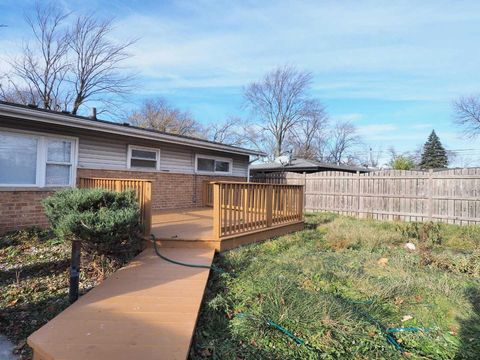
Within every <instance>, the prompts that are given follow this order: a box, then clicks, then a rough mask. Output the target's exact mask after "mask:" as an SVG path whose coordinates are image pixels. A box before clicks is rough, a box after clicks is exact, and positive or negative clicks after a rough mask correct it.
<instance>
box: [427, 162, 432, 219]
mask: <svg viewBox="0 0 480 360" xmlns="http://www.w3.org/2000/svg"><path fill="white" fill-rule="evenodd" d="M432 191H433V169H430V170H428V205H427V206H428V221H432V215H433V199H432Z"/></svg>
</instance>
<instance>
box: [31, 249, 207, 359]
mask: <svg viewBox="0 0 480 360" xmlns="http://www.w3.org/2000/svg"><path fill="white" fill-rule="evenodd" d="M162 252H163V253H164V254H165V255H167V256H169V257H172V258H174V259H178V260H183V261H187V262H192V263H197V264H205V265H210V264H211V263H212V260H213V255H214V251H213V250H209V249H178V248H176V249H172V248H171V249H162ZM208 274H209V270H208V269H199V268H189V267H184V266H179V265H175V264H171V263H169V262H166V261H164V260H162V259H160V258H159V257H157V256H156V255H155V254H154V252H153V250H152V249H147V250H145V251H144V252H143V253H141V254H140V255H139V256H138V257H137V258H135V259H134V260H133V261H132V262H131V263H130V264H129V265H128V266H126V267H125V268H123V269H120V270H119V271H117V272H116V273H115V274H113V275H112V276H111V277H109V278H108V279H106V280H105V281H104V282H103V283H102V284H100V285H99V286H97V287H95V288H94V289H92V290H91V291H90V292H88V293H87V294H86V295H84V296H82V297H80V299H79V300H78V301H77V302H75V303H74V304H73V305H72V306H70V307H69V308H67V309H66V310H65V311H63V312H62V313H61V314H59V315H58V316H57V317H55V318H54V319H53V320H51V321H50V322H48V323H47V324H46V325H45V326H43V327H42V328H40V329H39V330H37V331H36V332H34V333H33V334H32V335H30V337H29V338H28V344H29V345H30V346H31V347H32V348H33V349H34V352H35V359H36V360H53V359H55V360H60V359H62V360H67V359H68V360H77V359H78V360H113V359H115V360H123V359H125V360H127V359H128V360H132V359H142V360H149V359H152V360H153V359H155V360H159V359H186V358H187V355H188V351H189V348H190V342H191V339H192V335H193V331H194V328H195V324H196V321H197V316H198V312H199V309H200V305H201V301H202V297H203V292H204V290H205V286H206V283H207V279H208Z"/></svg>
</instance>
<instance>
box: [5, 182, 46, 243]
mask: <svg viewBox="0 0 480 360" xmlns="http://www.w3.org/2000/svg"><path fill="white" fill-rule="evenodd" d="M51 194H53V191H44V190H22V189H21V190H18V191H17V190H15V191H3V190H2V191H0V234H3V233H5V232H7V231H10V230H15V229H22V228H26V227H30V226H40V227H46V226H47V225H48V221H47V218H46V217H45V214H44V212H43V207H42V203H41V201H42V199H44V198H46V197H47V196H49V195H51Z"/></svg>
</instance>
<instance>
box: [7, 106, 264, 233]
mask: <svg viewBox="0 0 480 360" xmlns="http://www.w3.org/2000/svg"><path fill="white" fill-rule="evenodd" d="M262 155H264V154H262V153H261V152H258V151H252V150H248V149H243V148H238V147H234V146H228V145H224V144H220V143H215V142H210V141H206V140H202V139H197V138H193V137H186V136H179V135H173V134H167V133H162V132H158V131H153V130H148V129H142V128H138V127H134V126H130V125H128V124H126V123H124V124H121V123H113V122H108V121H102V120H97V119H95V118H88V117H82V116H73V115H70V114H68V113H61V112H55V111H49V110H43V109H37V108H32V107H29V106H23V105H17V104H11V103H6V102H0V233H3V232H5V231H7V230H11V229H16V228H21V227H26V226H32V225H40V226H44V225H46V218H45V216H44V214H43V207H42V205H41V200H42V199H43V198H45V197H46V196H48V195H50V194H51V193H52V192H54V191H55V190H58V189H61V188H65V187H75V186H76V183H77V179H78V178H79V177H97V178H123V179H148V180H152V208H153V209H154V210H159V209H173V208H186V207H196V206H201V205H202V204H201V199H202V188H203V187H202V183H203V181H204V180H234V181H245V180H246V179H247V177H248V168H249V162H250V157H251V156H262Z"/></svg>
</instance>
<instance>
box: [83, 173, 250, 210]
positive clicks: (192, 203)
mask: <svg viewBox="0 0 480 360" xmlns="http://www.w3.org/2000/svg"><path fill="white" fill-rule="evenodd" d="M78 177H99V178H119V179H144V180H151V181H152V209H153V210H161V209H175V208H187V207H197V206H202V191H203V181H205V180H208V181H215V180H216V181H220V180H224V181H246V178H243V177H233V176H209V175H194V174H179V173H168V172H148V171H125V170H97V169H77V178H78Z"/></svg>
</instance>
